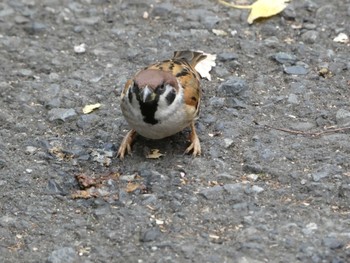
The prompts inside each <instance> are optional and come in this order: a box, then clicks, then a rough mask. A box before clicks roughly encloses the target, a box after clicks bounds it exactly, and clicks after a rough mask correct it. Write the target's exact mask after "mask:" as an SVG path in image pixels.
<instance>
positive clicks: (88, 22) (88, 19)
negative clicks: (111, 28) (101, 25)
mask: <svg viewBox="0 0 350 263" xmlns="http://www.w3.org/2000/svg"><path fill="white" fill-rule="evenodd" d="M100 19H101V17H99V16H91V17H83V18H80V19H79V22H80V23H82V24H84V25H89V26H93V25H95V24H97V23H98V22H99V21H100Z"/></svg>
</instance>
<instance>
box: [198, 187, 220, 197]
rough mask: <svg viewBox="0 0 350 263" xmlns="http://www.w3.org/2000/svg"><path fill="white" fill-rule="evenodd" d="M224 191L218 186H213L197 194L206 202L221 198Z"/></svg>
mask: <svg viewBox="0 0 350 263" xmlns="http://www.w3.org/2000/svg"><path fill="white" fill-rule="evenodd" d="M223 191H224V188H223V187H222V186H220V185H215V186H213V187H210V188H205V189H202V190H201V191H199V194H200V195H202V196H204V197H205V198H206V199H208V200H213V199H214V200H215V199H219V198H221V197H222V193H223Z"/></svg>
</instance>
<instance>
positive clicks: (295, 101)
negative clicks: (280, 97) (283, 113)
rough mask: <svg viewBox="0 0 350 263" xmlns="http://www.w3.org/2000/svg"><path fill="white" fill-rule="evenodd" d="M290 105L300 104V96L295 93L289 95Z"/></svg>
mask: <svg viewBox="0 0 350 263" xmlns="http://www.w3.org/2000/svg"><path fill="white" fill-rule="evenodd" d="M288 103H291V104H299V100H298V95H296V94H293V93H291V94H289V96H288Z"/></svg>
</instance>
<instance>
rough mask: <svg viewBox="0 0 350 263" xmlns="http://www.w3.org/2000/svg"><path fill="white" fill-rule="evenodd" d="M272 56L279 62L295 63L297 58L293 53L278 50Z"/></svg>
mask: <svg viewBox="0 0 350 263" xmlns="http://www.w3.org/2000/svg"><path fill="white" fill-rule="evenodd" d="M273 58H274V59H275V60H276V61H277V62H279V63H281V64H295V63H296V62H297V60H298V59H297V57H296V56H295V55H293V54H289V53H286V52H278V53H276V54H275V55H273Z"/></svg>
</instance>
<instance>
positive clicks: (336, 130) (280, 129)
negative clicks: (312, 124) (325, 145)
mask: <svg viewBox="0 0 350 263" xmlns="http://www.w3.org/2000/svg"><path fill="white" fill-rule="evenodd" d="M255 123H256V124H257V125H260V124H259V123H257V122H255ZM264 128H265V129H271V130H276V131H283V132H287V133H290V134H296V135H298V134H300V135H304V136H311V137H318V136H321V135H324V134H328V133H338V132H339V133H340V132H345V131H348V130H350V127H342V128H331V129H328V130H325V131H319V132H305V131H298V130H290V129H286V128H277V127H273V126H270V125H264Z"/></svg>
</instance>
